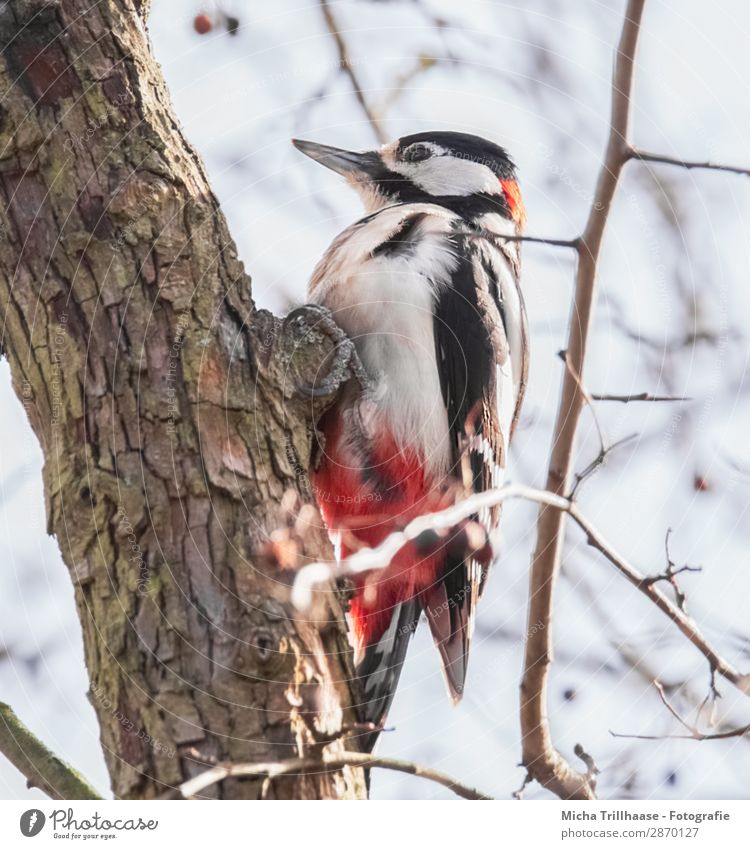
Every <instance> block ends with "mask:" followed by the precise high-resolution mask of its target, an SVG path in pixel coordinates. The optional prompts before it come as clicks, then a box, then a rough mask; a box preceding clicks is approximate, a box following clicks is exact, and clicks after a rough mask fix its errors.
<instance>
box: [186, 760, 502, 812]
mask: <svg viewBox="0 0 750 849" xmlns="http://www.w3.org/2000/svg"><path fill="white" fill-rule="evenodd" d="M347 766H354V767H364V768H367V769H370V768H372V767H377V768H379V769H390V770H394V771H396V772H405V773H407V775H416V776H418V777H419V778H425V779H427V780H428V781H434V782H435V783H436V784H440V785H441V786H443V787H447V788H448V789H449V790H452V791H453V792H454V793H455V794H456V795H457V796H460V797H461V798H462V799H472V800H485V801H489V800H491V799H492V796H487V795H485V794H484V793H480V792H479V790H475V789H474V788H473V787H468V786H466V785H465V784H461V782H459V781H455V780H454V779H453V778H451V777H450V776H449V775H446V774H445V773H444V772H439V771H438V770H435V769H430V768H429V767H424V766H420V765H419V764H415V763H412V762H411V761H403V760H397V759H395V758H379V757H373V756H372V755H368V754H363V753H360V752H337V753H336V754H333V755H327V754H323V756H322V758H320V759H318V758H293V759H291V760H287V761H280V762H277V763H258V764H226V765H218V766H214V767H211V769H209V770H206V772H204V773H201V774H200V775H197V776H196V777H195V778H191V779H189V780H188V781H186V782H185V783H184V784H182V785H180V793H181V794H182V796H183V798H185V799H191V798H194V797H195V796H197V795H198V794H199V793H201V792H202V791H203V790H205V789H206V788H207V787H210V786H211V785H213V784H218V783H219V782H220V781H224V779H225V778H240V777H243V776H260V775H264V776H266V778H267V779H273V778H278V777H279V776H282V775H299V774H300V773H320V772H335V771H336V770H339V769H343V768H344V767H347Z"/></svg>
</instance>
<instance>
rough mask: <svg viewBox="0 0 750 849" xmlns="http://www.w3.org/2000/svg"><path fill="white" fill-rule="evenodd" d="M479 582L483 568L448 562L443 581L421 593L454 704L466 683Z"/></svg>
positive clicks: (469, 562) (460, 695)
mask: <svg viewBox="0 0 750 849" xmlns="http://www.w3.org/2000/svg"><path fill="white" fill-rule="evenodd" d="M481 579H482V568H481V566H480V565H479V564H478V563H477V561H476V560H458V561H457V560H454V559H452V558H449V559H448V562H447V564H446V570H445V573H444V576H443V578H442V580H440V581H439V582H437V583H435V584H433V585H432V586H431V587H429V588H428V589H427V590H425V591H424V592H423V593H422V603H423V605H424V609H425V614H426V616H427V622H428V623H429V626H430V631H431V633H432V638H433V640H434V641H435V646H436V647H437V649H438V651H439V652H440V660H441V661H442V664H443V675H444V676H445V683H446V685H447V687H448V693H449V694H450V697H451V699H452V700H453V703H454V704H457V703H458V702H460V701H461V697H462V696H463V692H464V685H465V683H466V670H467V667H468V663H469V649H470V648H471V637H472V634H473V632H474V614H475V611H476V603H477V600H478V598H479V590H480V588H481Z"/></svg>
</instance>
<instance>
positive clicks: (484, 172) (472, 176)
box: [397, 156, 501, 196]
mask: <svg viewBox="0 0 750 849" xmlns="http://www.w3.org/2000/svg"><path fill="white" fill-rule="evenodd" d="M397 170H398V171H399V172H400V173H401V174H403V175H404V176H405V177H408V178H409V179H410V180H411V181H412V182H413V183H414V184H415V185H417V186H419V188H420V189H423V190H424V191H425V192H427V193H428V194H431V195H460V196H465V195H473V194H476V193H478V192H485V193H487V194H500V191H501V186H500V182H499V180H498V179H497V177H496V176H495V173H494V172H493V171H492V169H491V168H488V167H487V166H486V165H482V163H481V162H472V161H471V160H470V159H458V158H457V157H453V156H436V157H433V158H432V159H428V160H426V161H425V162H417V163H409V162H402V163H399V164H398V166H397Z"/></svg>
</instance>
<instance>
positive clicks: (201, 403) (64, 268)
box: [0, 0, 365, 798]
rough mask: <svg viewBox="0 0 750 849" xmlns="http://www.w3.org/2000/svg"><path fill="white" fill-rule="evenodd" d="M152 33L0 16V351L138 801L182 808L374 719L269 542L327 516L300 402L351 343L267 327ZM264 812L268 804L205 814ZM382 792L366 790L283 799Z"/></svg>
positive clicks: (60, 2)
mask: <svg viewBox="0 0 750 849" xmlns="http://www.w3.org/2000/svg"><path fill="white" fill-rule="evenodd" d="M146 7H147V3H146V2H138V0H102V2H99V3H95V4H90V3H87V2H83V0H57V2H43V0H14V2H13V3H6V4H2V8H0V43H1V44H2V57H0V74H1V78H2V90H3V93H4V94H3V100H2V112H1V113H0V192H2V195H3V199H4V202H3V208H2V210H0V215H2V220H0V228H1V230H0V310H2V317H3V322H4V324H3V330H2V337H0V339H1V341H2V348H3V352H4V353H5V354H6V355H7V356H8V359H9V361H10V364H11V370H12V374H13V382H14V386H15V390H16V392H17V393H18V395H19V397H20V398H21V400H22V402H23V404H24V406H25V408H26V411H27V414H28V417H29V420H30V422H31V425H32V427H33V429H34V431H35V433H36V435H37V436H38V438H39V440H40V443H41V446H42V449H43V452H44V461H45V462H44V486H45V494H46V502H47V517H48V529H49V532H50V533H53V534H55V535H56V537H57V540H58V543H59V545H60V548H61V550H62V554H63V558H64V560H65V563H66V564H67V566H68V568H69V570H70V574H71V578H72V580H73V583H74V585H75V594H76V601H77V605H78V611H79V615H80V619H81V626H82V629H83V639H84V645H85V655H86V663H87V666H88V671H89V676H90V682H91V692H90V698H91V701H92V703H93V705H94V708H95V709H96V712H97V715H98V718H99V722H100V726H101V742H102V747H103V749H104V753H105V757H106V760H107V764H108V768H109V772H110V775H111V778H112V786H113V789H114V793H115V795H116V796H118V797H124V798H153V797H159V796H162V795H165V794H169V792H170V789H171V788H173V787H174V785H175V784H177V783H179V782H181V781H183V780H185V779H187V778H189V777H191V776H194V775H196V774H197V773H200V772H202V771H203V770H205V769H206V768H207V767H208V766H210V765H211V764H213V763H216V762H221V761H233V762H239V761H270V760H280V759H286V758H289V757H296V756H299V755H301V754H303V753H304V752H308V753H309V751H310V750H309V746H310V745H312V744H313V743H314V739H313V738H314V737H317V736H318V735H317V732H320V734H321V735H323V736H325V734H326V733H328V734H331V735H333V736H334V737H335V736H336V731H337V730H340V729H341V727H342V725H346V724H348V723H351V722H353V721H355V719H356V718H355V716H354V710H353V707H352V705H353V702H354V700H353V698H352V694H351V693H350V690H349V685H348V683H347V682H349V681H351V658H350V652H349V648H348V644H347V641H346V636H345V630H344V627H343V619H342V616H341V610H340V608H339V607H338V606H337V602H336V598H335V595H333V594H332V595H331V598H332V599H333V601H332V602H331V605H330V610H329V611H328V613H327V616H328V617H329V618H330V624H328V625H327V626H326V627H323V628H320V627H318V624H316V623H305V622H300V621H297V620H295V619H294V618H293V616H292V611H291V608H290V607H289V604H288V585H289V581H290V572H289V571H288V570H287V571H285V570H283V569H282V568H281V567H279V566H278V565H277V559H276V558H274V557H271V556H269V554H268V549H269V545H268V539H269V537H268V534H269V532H270V531H273V530H274V529H275V528H277V527H279V526H280V525H282V524H283V523H284V522H289V521H294V520H295V518H296V517H297V513H298V511H297V510H296V509H295V508H294V505H291V508H290V507H289V505H287V510H286V512H284V511H283V510H282V508H281V506H280V505H281V502H282V497H283V496H284V495H285V493H287V492H288V491H289V490H292V491H295V492H296V493H298V494H299V495H300V496H301V499H302V501H306V500H309V495H310V494H309V491H308V482H307V478H306V475H305V470H306V468H307V463H308V459H309V456H310V445H311V436H312V422H313V420H314V416H315V414H316V413H319V411H320V409H321V407H320V406H319V405H320V404H321V403H323V402H320V401H316V402H315V403H316V405H318V406H311V402H310V401H309V400H307V401H305V400H303V399H300V398H299V397H298V395H297V393H296V391H295V384H296V383H297V382H300V383H304V382H305V381H304V377H305V374H306V373H307V374H308V375H309V374H314V373H315V372H316V370H317V369H318V367H319V365H320V363H321V362H323V361H324V358H325V356H326V354H327V353H328V352H329V350H330V342H328V341H327V340H326V338H325V337H324V336H321V335H315V334H310V333H307V334H303V330H304V328H302V330H300V329H299V328H297V329H296V330H295V329H294V328H295V327H296V325H295V326H294V327H292V329H291V330H287V329H285V328H284V326H283V325H282V324H281V322H280V321H278V320H277V319H275V318H274V317H273V316H271V315H270V314H268V313H266V312H264V311H259V310H256V309H255V307H254V305H253V303H252V300H251V295H250V281H249V279H248V277H247V276H246V274H245V272H244V270H243V267H242V264H241V262H240V261H239V260H238V258H237V254H236V250H235V246H234V243H233V242H232V240H231V238H230V236H229V233H228V231H227V227H226V223H225V221H224V218H223V216H222V214H221V212H220V211H219V208H218V204H217V202H216V200H215V198H214V197H213V195H212V193H211V190H210V188H209V186H208V182H207V179H206V175H205V172H204V168H203V165H202V163H201V161H200V159H199V157H198V156H197V155H196V153H195V152H194V151H193V150H192V149H191V147H190V145H189V144H188V143H187V142H186V140H185V139H184V137H183V136H182V134H181V132H180V129H179V125H178V123H177V120H176V119H175V117H174V114H173V112H172V110H171V106H170V102H169V97H168V94H167V92H166V89H165V86H164V83H163V81H162V79H161V75H160V73H159V69H158V66H157V64H156V63H155V62H154V60H153V57H152V55H151V52H150V47H149V45H148V41H147V36H146V32H145V20H144V16H145V14H146V11H147V9H146ZM288 500H289V499H288V496H287V497H286V498H285V502H287V501H288ZM315 515H316V514H315V513H314V512H313V513H309V508H308V510H306V511H303V516H308V517H309V516H315ZM290 516H291V517H292V518H291V519H290ZM296 521H297V523H298V524H299V519H298V518H296ZM304 540H305V542H304V546H305V548H304V552H303V554H304V555H305V556H306V557H313V558H318V557H321V556H330V552H329V549H328V541H327V539H326V537H325V534H324V533H323V532H322V530H321V528H320V526H319V524H318V523H316V522H314V521H313V522H312V523H311V526H310V528H309V529H308V532H307V533H306V534H305V537H304ZM264 544H265V553H262V551H261V550H262V549H263V546H264ZM279 547H281V548H283V546H277V548H279ZM259 552H261V553H259ZM282 559H283V558H282ZM330 745H331V747H332V750H333V751H335V750H336V748H337V747H338V748H340V749H342V748H343V747H344V746H352V745H353V744H352V743H350V742H348V741H347V738H345V737H343V738H339V739H336V740H335V741H334V742H333V743H332V744H330ZM260 792H261V782H259V781H258V780H257V779H243V780H240V779H232V780H227V781H225V782H223V783H222V784H221V785H218V786H215V787H213V788H211V790H210V791H207V793H209V794H214V795H220V796H223V797H229V798H251V797H256V796H258V795H259V794H260ZM364 792H365V791H364V784H363V777H362V773H361V771H360V770H349V769H347V770H344V771H341V772H337V773H332V774H325V773H322V772H321V773H320V774H315V775H307V776H300V777H291V778H283V779H277V780H274V781H273V782H272V783H271V784H270V786H268V785H266V786H265V787H264V794H265V795H268V796H270V797H285V798H286V797H294V798H330V797H335V798H341V797H359V796H362V795H364Z"/></svg>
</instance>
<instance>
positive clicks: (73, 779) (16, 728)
mask: <svg viewBox="0 0 750 849" xmlns="http://www.w3.org/2000/svg"><path fill="white" fill-rule="evenodd" d="M0 752H2V754H4V755H5V757H6V758H7V759H8V760H9V761H10V762H11V763H12V764H13V766H14V767H16V769H17V770H18V771H19V772H21V774H22V775H24V776H25V777H26V780H27V783H28V786H29V787H38V788H39V789H40V790H41V791H42V792H43V793H46V794H47V795H48V796H49V797H50V798H51V799H101V798H102V797H101V796H100V795H99V794H98V793H97V792H96V790H94V788H93V787H92V786H91V785H90V784H89V783H88V781H86V779H85V778H83V776H82V775H80V773H78V772H77V771H76V770H75V769H73V767H72V766H69V765H68V764H66V763H65V761H63V760H61V759H60V758H58V757H57V755H55V754H54V752H51V751H50V750H49V749H48V748H47V747H46V746H45V745H44V743H42V741H41V740H40V739H39V738H38V737H37V736H36V735H34V734H32V732H31V731H29V729H28V728H27V727H26V726H25V725H24V724H23V722H21V720H20V719H19V718H18V717H17V716H16V714H15V713H14V712H13V710H12V709H11V708H10V706H9V705H6V704H3V703H1V702H0Z"/></svg>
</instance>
